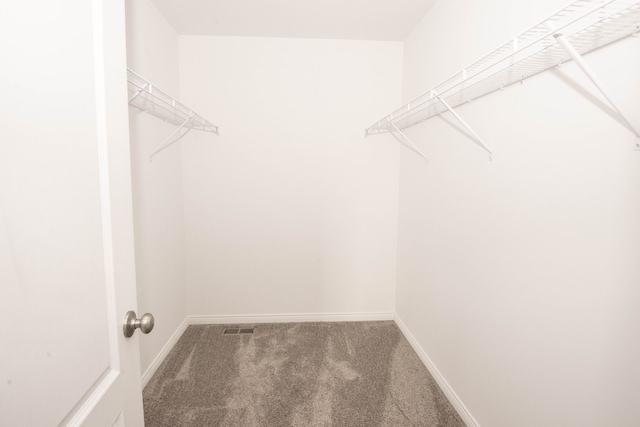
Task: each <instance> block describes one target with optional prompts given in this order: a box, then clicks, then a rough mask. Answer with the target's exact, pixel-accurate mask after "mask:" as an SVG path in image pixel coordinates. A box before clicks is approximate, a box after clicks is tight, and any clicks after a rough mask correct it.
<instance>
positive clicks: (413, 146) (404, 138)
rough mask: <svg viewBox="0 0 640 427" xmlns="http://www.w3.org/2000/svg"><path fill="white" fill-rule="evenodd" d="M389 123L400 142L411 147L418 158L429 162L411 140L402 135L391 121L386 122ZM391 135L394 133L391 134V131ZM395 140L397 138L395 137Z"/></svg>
mask: <svg viewBox="0 0 640 427" xmlns="http://www.w3.org/2000/svg"><path fill="white" fill-rule="evenodd" d="M387 121H388V122H389V125H390V126H391V127H392V128H393V129H394V130H395V132H397V133H398V135H400V138H398V139H401V140H402V141H404V142H406V143H407V144H409V145H410V146H411V148H412V149H413V151H415V152H416V153H417V154H418V155H419V156H420V157H422V158H423V159H424V160H425V161H426V162H429V159H427V156H426V155H425V154H424V153H423V152H422V151H421V150H420V149H419V148H418V147H417V146H416V145H415V144H414V143H413V142H411V140H410V139H409V137H408V136H407V135H405V134H404V132H402V131H401V130H400V129H399V128H398V127H397V126H396V125H395V124H394V123H393V122H392V121H391V120H387ZM391 133H392V135H394V136H395V133H393V131H391ZM396 138H397V136H396Z"/></svg>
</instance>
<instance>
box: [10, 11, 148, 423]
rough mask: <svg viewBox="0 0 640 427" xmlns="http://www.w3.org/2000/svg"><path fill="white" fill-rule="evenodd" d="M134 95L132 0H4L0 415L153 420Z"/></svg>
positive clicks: (22, 419)
mask: <svg viewBox="0 0 640 427" xmlns="http://www.w3.org/2000/svg"><path fill="white" fill-rule="evenodd" d="M126 96H127V93H126V54H125V22H124V1H123V0H119V1H118V0H115V1H114V0H29V1H11V2H5V4H3V7H2V12H1V13H0V425H1V426H7V427H8V426H11V427H21V426H29V427H31V426H34V427H36V426H37V427H40V426H57V425H80V426H109V427H111V426H114V425H118V426H122V425H125V424H126V425H127V426H129V427H138V426H142V425H143V420H142V399H141V390H140V368H139V361H138V359H139V354H138V351H139V350H138V340H139V338H140V333H139V332H137V333H136V334H135V335H134V336H133V337H132V338H128V339H127V338H124V336H123V333H122V319H123V318H124V315H125V313H126V312H127V311H128V310H135V305H136V301H135V268H134V251H133V225H132V224H133V222H132V213H131V190H130V187H131V186H130V165H129V140H128V138H129V136H128V123H127V101H126ZM139 314H141V313H139Z"/></svg>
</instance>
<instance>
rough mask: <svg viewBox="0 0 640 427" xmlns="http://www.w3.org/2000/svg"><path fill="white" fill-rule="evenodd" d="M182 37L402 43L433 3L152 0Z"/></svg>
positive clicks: (407, 0)
mask: <svg viewBox="0 0 640 427" xmlns="http://www.w3.org/2000/svg"><path fill="white" fill-rule="evenodd" d="M151 1H152V2H153V3H154V4H155V6H156V7H157V8H158V10H159V11H160V12H161V13H162V14H163V15H164V17H165V18H166V19H167V21H169V23H170V24H171V25H172V26H173V28H174V29H175V30H176V31H177V32H178V34H180V35H215V36H244V37H287V38H316V39H351V40H393V41H403V40H404V39H405V38H406V37H407V36H408V35H409V33H410V32H411V30H412V29H413V28H414V27H415V26H416V24H418V22H419V21H420V19H421V18H422V17H423V16H424V14H425V13H426V12H427V10H428V9H429V8H430V7H431V6H432V5H433V3H435V1H436V0H151Z"/></svg>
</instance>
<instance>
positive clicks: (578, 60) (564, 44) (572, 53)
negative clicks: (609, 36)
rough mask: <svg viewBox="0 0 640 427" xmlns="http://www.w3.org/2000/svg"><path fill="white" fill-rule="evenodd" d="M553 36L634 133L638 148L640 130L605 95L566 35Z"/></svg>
mask: <svg viewBox="0 0 640 427" xmlns="http://www.w3.org/2000/svg"><path fill="white" fill-rule="evenodd" d="M553 37H554V38H555V39H556V41H557V42H558V44H560V46H562V48H563V49H564V50H565V51H567V53H568V54H569V56H571V59H573V60H574V61H575V63H576V64H577V65H578V67H580V69H581V70H582V71H583V72H584V73H585V74H586V75H587V77H588V78H589V80H591V82H592V83H593V84H594V85H595V86H596V88H597V89H598V90H599V91H600V93H601V94H602V96H604V97H605V99H606V100H607V101H609V104H610V105H611V106H612V107H613V109H614V110H616V112H617V113H618V115H619V116H620V118H621V119H622V120H623V121H624V123H625V124H626V125H627V127H628V128H629V129H630V130H631V131H632V132H633V133H634V134H635V135H636V138H637V141H636V148H637V149H640V131H639V130H638V129H637V128H636V127H634V126H633V125H632V124H631V123H630V122H629V120H627V118H626V116H625V115H624V114H623V113H622V111H620V108H618V106H617V105H616V104H615V103H614V102H613V100H612V99H611V98H610V97H609V96H608V95H607V92H606V91H605V90H604V87H603V86H602V83H601V82H600V79H599V78H598V76H597V75H596V74H595V73H594V72H593V70H592V69H591V67H589V64H587V63H586V62H585V60H584V58H583V57H582V55H580V53H579V52H578V51H577V50H576V49H575V48H574V47H573V45H572V44H571V43H570V42H569V40H567V39H566V37H565V36H563V35H562V34H561V33H556V34H554V35H553Z"/></svg>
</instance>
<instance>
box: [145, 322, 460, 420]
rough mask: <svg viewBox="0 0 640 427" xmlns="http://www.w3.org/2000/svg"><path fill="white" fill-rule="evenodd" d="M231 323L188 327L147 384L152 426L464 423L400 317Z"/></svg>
mask: <svg viewBox="0 0 640 427" xmlns="http://www.w3.org/2000/svg"><path fill="white" fill-rule="evenodd" d="M235 326H239V325H235ZM225 327H229V326H222V325H198V326H189V328H188V329H187V330H186V331H185V333H184V334H183V336H182V337H181V338H180V340H179V341H178V343H177V344H176V345H175V347H174V348H173V350H172V351H171V352H170V353H169V355H168V356H167V358H166V359H165V361H164V362H163V364H162V365H161V366H160V368H159V369H158V371H157V372H156V374H155V375H154V376H153V378H152V379H151V380H150V381H149V383H148V384H147V386H146V387H145V389H144V408H145V411H144V412H145V423H146V427H159V426H167V427H169V426H171V427H178V426H196V427H197V426H228V427H270V426H301V427H302V426H304V427H312V426H313V427H315V426H333V427H359V426H363V427H377V426H381V427H382V426H385V427H386V426H389V427H404V426H464V423H463V422H462V420H461V419H460V417H459V416H458V414H457V413H456V411H455V410H454V409H453V407H452V406H451V404H450V403H449V402H448V401H447V399H446V397H445V396H444V394H443V393H442V391H441V390H440V388H439V387H438V386H437V384H436V383H435V381H434V380H433V378H432V377H431V375H430V374H429V372H428V371H427V370H426V368H425V367H424V365H423V364H422V362H421V361H420V359H419V358H418V356H417V355H416V353H415V352H414V351H413V349H412V348H411V346H410V345H409V343H408V342H407V340H406V339H405V338H404V336H403V335H402V333H401V332H400V330H399V329H398V327H397V326H396V325H395V323H394V322H391V321H389V322H348V323H280V324H258V325H247V326H246V327H255V329H254V333H253V334H252V335H250V334H234V335H223V330H224V328H225Z"/></svg>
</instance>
